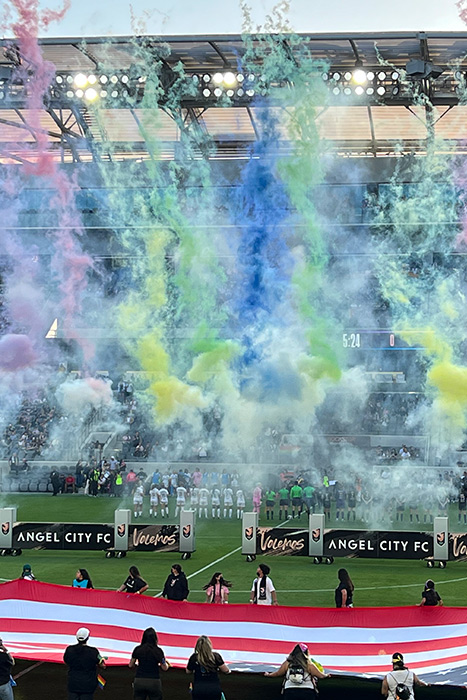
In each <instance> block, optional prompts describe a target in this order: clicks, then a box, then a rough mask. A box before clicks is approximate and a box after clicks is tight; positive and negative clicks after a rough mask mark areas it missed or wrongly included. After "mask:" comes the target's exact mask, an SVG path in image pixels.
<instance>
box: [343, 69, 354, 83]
mask: <svg viewBox="0 0 467 700" xmlns="http://www.w3.org/2000/svg"><path fill="white" fill-rule="evenodd" d="M344 80H347V82H349V81H350V80H352V73H351V72H350V71H347V73H344Z"/></svg>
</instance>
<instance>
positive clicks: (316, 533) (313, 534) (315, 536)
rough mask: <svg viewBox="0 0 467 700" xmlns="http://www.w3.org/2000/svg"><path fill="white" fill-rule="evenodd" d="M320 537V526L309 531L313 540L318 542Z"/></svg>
mask: <svg viewBox="0 0 467 700" xmlns="http://www.w3.org/2000/svg"><path fill="white" fill-rule="evenodd" d="M320 537H321V528H320V527H316V528H315V529H314V530H312V532H311V538H312V540H313V542H319V539H320Z"/></svg>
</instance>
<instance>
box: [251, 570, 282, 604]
mask: <svg viewBox="0 0 467 700" xmlns="http://www.w3.org/2000/svg"><path fill="white" fill-rule="evenodd" d="M270 571H271V569H270V568H269V566H268V565H267V564H258V570H257V571H256V578H255V580H254V581H253V585H252V587H251V593H250V603H254V604H255V605H278V602H277V595H276V589H275V588H274V584H273V582H272V581H271V579H270V578H269V572H270Z"/></svg>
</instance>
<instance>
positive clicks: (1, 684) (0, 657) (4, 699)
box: [0, 639, 15, 700]
mask: <svg viewBox="0 0 467 700" xmlns="http://www.w3.org/2000/svg"><path fill="white" fill-rule="evenodd" d="M14 665H15V660H14V659H13V657H12V655H11V654H10V652H9V651H8V649H7V648H6V647H5V646H4V644H3V640H2V639H0V700H13V688H12V687H11V683H10V675H11V669H12V668H13V666H14Z"/></svg>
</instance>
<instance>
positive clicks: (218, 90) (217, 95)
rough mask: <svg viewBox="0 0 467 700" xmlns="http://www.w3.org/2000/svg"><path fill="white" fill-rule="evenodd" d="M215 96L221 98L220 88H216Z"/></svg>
mask: <svg viewBox="0 0 467 700" xmlns="http://www.w3.org/2000/svg"><path fill="white" fill-rule="evenodd" d="M214 94H215V96H216V97H220V96H221V95H222V90H221V89H220V88H219V87H216V88H215V90H214Z"/></svg>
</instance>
